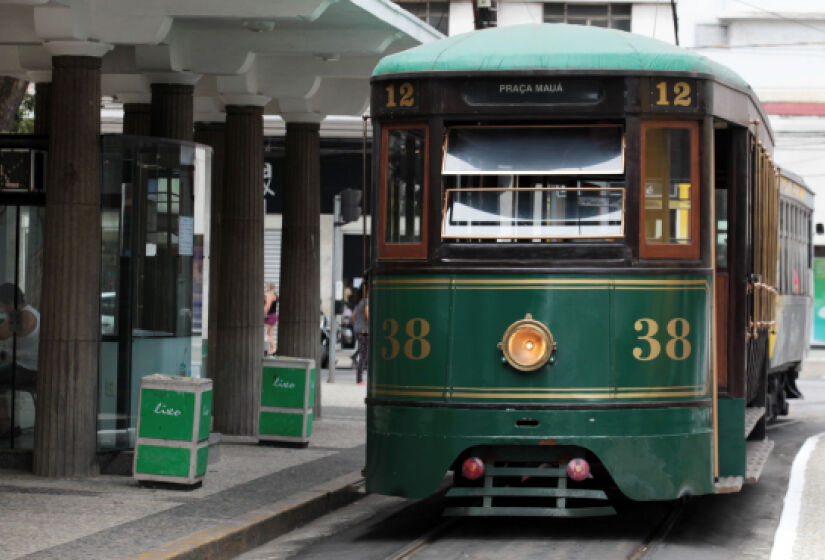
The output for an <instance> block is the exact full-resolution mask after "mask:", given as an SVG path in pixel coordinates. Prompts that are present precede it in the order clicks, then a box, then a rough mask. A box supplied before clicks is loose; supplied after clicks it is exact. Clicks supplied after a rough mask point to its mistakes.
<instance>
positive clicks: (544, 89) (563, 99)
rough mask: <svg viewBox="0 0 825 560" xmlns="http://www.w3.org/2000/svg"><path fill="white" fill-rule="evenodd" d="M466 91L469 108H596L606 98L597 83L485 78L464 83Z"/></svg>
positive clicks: (465, 99)
mask: <svg viewBox="0 0 825 560" xmlns="http://www.w3.org/2000/svg"><path fill="white" fill-rule="evenodd" d="M463 90H464V101H465V102H466V103H467V104H468V105H595V104H596V103H599V102H601V101H602V100H603V99H604V87H603V86H602V84H601V82H599V81H596V80H559V79H554V78H529V79H523V78H515V79H482V80H469V81H467V82H465V84H464V88H463Z"/></svg>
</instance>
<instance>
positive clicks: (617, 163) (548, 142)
mask: <svg viewBox="0 0 825 560" xmlns="http://www.w3.org/2000/svg"><path fill="white" fill-rule="evenodd" d="M444 154H445V155H444V167H443V170H442V173H443V180H444V207H443V214H442V228H441V237H442V239H444V240H448V241H460V240H479V241H487V242H497V243H505V242H511V241H518V240H528V241H533V242H536V243H541V242H558V241H564V240H568V241H570V240H576V239H604V240H610V239H617V238H622V237H623V236H624V215H625V211H624V206H625V183H624V176H623V174H624V138H623V131H622V128H621V127H620V126H617V125H601V126H524V127H506V126H489V127H454V128H451V129H450V130H449V132H448V134H447V139H446V143H445V149H444Z"/></svg>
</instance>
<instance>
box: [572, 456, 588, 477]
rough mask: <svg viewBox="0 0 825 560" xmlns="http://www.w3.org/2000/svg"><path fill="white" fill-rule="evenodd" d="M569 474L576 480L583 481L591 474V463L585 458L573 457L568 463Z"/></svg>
mask: <svg viewBox="0 0 825 560" xmlns="http://www.w3.org/2000/svg"><path fill="white" fill-rule="evenodd" d="M567 476H569V477H570V478H572V479H573V480H576V481H582V480H584V479H586V478H587V477H588V476H590V464H589V463H588V462H587V461H585V460H584V459H571V460H570V462H569V463H567Z"/></svg>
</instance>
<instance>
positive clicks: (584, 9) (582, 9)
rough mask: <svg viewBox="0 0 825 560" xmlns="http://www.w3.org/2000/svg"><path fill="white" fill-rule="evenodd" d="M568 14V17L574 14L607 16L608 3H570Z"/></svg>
mask: <svg viewBox="0 0 825 560" xmlns="http://www.w3.org/2000/svg"><path fill="white" fill-rule="evenodd" d="M567 15H568V17H573V16H589V17H593V16H603V17H607V4H596V5H586V4H568V5H567Z"/></svg>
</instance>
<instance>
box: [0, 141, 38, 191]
mask: <svg viewBox="0 0 825 560" xmlns="http://www.w3.org/2000/svg"><path fill="white" fill-rule="evenodd" d="M45 165H46V152H44V151H43V150H32V149H29V148H3V149H0V190H12V191H42V190H43V182H44V181H43V178H44V176H45Z"/></svg>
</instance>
